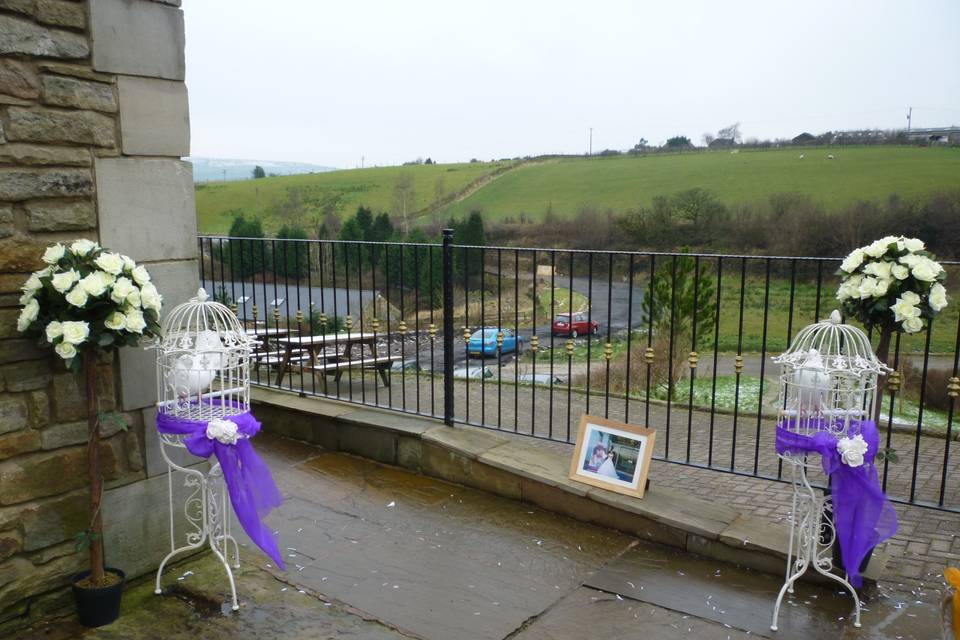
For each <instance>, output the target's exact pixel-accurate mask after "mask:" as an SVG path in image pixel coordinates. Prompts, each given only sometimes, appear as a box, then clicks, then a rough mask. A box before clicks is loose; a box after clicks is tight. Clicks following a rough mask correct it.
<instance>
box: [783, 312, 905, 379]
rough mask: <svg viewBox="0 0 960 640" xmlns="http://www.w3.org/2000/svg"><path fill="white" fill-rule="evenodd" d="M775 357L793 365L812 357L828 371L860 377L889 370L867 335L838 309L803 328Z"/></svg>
mask: <svg viewBox="0 0 960 640" xmlns="http://www.w3.org/2000/svg"><path fill="white" fill-rule="evenodd" d="M773 360H774V362H777V363H779V364H780V365H782V366H785V367H794V368H800V367H804V366H809V365H810V363H811V360H813V361H816V365H817V368H818V369H822V370H823V371H824V372H825V373H844V374H848V375H857V376H859V375H865V374H874V375H883V374H884V373H885V372H887V371H889V370H890V368H889V367H887V365H885V364H884V363H882V362H881V361H880V360H879V359H878V358H877V356H876V355H875V354H874V352H873V346H872V345H871V344H870V340H869V338H867V335H866V334H865V333H864V332H863V331H862V330H860V329H858V328H857V327H854V326H851V325H849V324H844V323H843V322H842V318H841V316H840V312H839V311H837V310H834V311H833V313H831V314H830V317H829V318H827V319H825V320H821V321H820V322H817V323H815V324H811V325H808V326H806V327H804V328H803V329H802V330H801V331H800V332H799V333H798V334H797V336H796V337H795V338H794V339H793V342H792V343H791V344H790V347H789V348H788V349H787V350H786V351H785V352H784V353H783V354H781V355H779V356H777V357H775V358H774V359H773Z"/></svg>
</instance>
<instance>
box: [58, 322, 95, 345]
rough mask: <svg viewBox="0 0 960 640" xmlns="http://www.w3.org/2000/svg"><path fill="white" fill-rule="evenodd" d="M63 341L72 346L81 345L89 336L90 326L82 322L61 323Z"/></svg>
mask: <svg viewBox="0 0 960 640" xmlns="http://www.w3.org/2000/svg"><path fill="white" fill-rule="evenodd" d="M61 328H62V329H63V341H64V342H69V343H70V344H72V345H78V344H83V342H84V341H85V340H86V339H87V337H88V336H89V335H90V325H88V324H87V323H86V322H83V321H82V320H78V321H67V322H64V323H62V326H61Z"/></svg>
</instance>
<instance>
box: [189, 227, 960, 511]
mask: <svg viewBox="0 0 960 640" xmlns="http://www.w3.org/2000/svg"><path fill="white" fill-rule="evenodd" d="M199 249H200V258H201V259H200V278H201V281H202V284H203V286H204V287H206V288H207V289H208V290H211V291H212V292H213V294H214V296H215V297H216V298H217V299H218V300H220V301H222V302H224V303H226V304H227V305H228V306H231V307H233V308H234V309H235V312H236V313H237V315H238V317H239V318H240V320H241V321H242V322H243V323H244V326H245V327H247V329H248V331H249V332H250V334H251V335H252V336H255V338H256V340H257V344H258V348H257V351H256V352H255V354H254V366H253V372H252V376H253V382H254V384H258V385H263V386H268V387H279V388H282V389H286V390H289V391H294V392H297V393H299V394H301V395H317V396H326V397H333V398H337V399H341V400H346V401H349V402H356V403H360V404H365V405H375V406H379V407H384V408H389V409H391V410H395V411H401V412H406V413H414V414H418V415H425V416H431V417H435V418H440V419H443V420H444V421H445V422H446V423H447V424H453V423H455V422H459V423H466V424H471V425H475V426H480V427H486V428H492V429H498V430H502V431H509V432H511V433H517V434H523V435H527V436H532V437H536V438H543V439H547V440H553V441H559V442H564V443H572V442H573V440H574V438H575V436H576V424H577V421H578V420H579V418H580V416H581V415H582V414H584V413H592V414H596V415H601V416H604V417H607V418H610V419H614V420H623V421H629V422H637V423H642V424H644V425H647V426H649V427H651V428H655V429H657V430H658V432H659V435H658V437H657V441H656V447H655V451H654V455H655V457H656V458H658V459H661V460H665V461H668V462H672V463H678V464H683V465H689V466H693V467H700V468H705V469H712V470H718V471H724V472H727V473H734V474H738V475H745V476H755V477H760V478H767V479H773V480H782V479H783V469H782V467H781V465H780V461H779V459H778V458H777V457H776V455H775V454H774V442H773V431H774V430H773V426H774V424H775V420H776V419H775V414H776V395H777V391H778V385H777V380H776V372H775V370H774V369H773V368H772V367H771V366H770V363H769V358H770V357H771V356H772V355H776V354H778V353H780V352H781V351H782V350H784V349H785V348H786V347H787V345H788V344H789V342H790V340H791V338H792V337H793V336H794V335H795V334H796V332H797V331H798V330H799V328H800V327H802V326H803V325H806V324H808V323H810V322H814V321H816V320H817V319H820V318H822V317H825V316H826V315H828V314H829V312H830V311H831V310H832V309H833V308H834V306H835V304H836V303H835V299H834V294H835V291H836V288H837V285H838V284H839V281H838V279H837V277H836V276H835V275H834V272H835V271H836V269H837V267H838V265H839V260H838V259H833V258H806V257H770V256H748V255H715V254H688V253H636V252H617V251H585V250H566V249H549V248H530V247H522V248H521V247H486V246H473V245H458V244H454V238H453V236H452V232H449V231H447V232H444V236H443V240H442V242H441V243H374V242H362V241H336V240H322V241H317V240H282V239H256V238H229V237H215V236H201V237H200V238H199ZM943 264H944V266H945V267H946V268H947V269H948V271H950V272H951V274H950V275H951V278H950V281H952V282H957V281H958V276H960V263H957V262H944V263H943ZM951 302H952V301H951ZM555 321H557V322H555ZM558 321H564V322H567V325H561V324H559V323H558ZM872 337H873V338H874V339H876V338H877V336H872ZM958 343H960V314H958V312H957V306H956V304H955V303H952V304H951V306H950V307H948V308H947V309H946V310H945V311H944V312H943V313H942V314H941V315H940V316H939V317H938V318H937V320H936V321H935V322H934V323H932V324H931V326H930V328H929V329H928V330H926V331H924V332H922V333H920V334H914V335H909V336H908V335H898V336H897V338H896V339H895V341H894V345H893V349H892V352H893V353H892V354H891V359H892V362H891V366H893V368H894V369H896V370H897V373H898V375H897V376H895V383H894V384H888V385H887V389H888V391H889V393H888V394H887V397H886V398H885V400H884V407H885V411H884V415H883V420H882V424H881V425H879V426H881V428H882V439H883V447H884V452H883V453H884V456H883V459H882V461H881V462H880V463H879V464H878V468H879V472H880V474H881V478H882V482H883V485H884V488H885V490H886V491H887V493H888V495H890V497H891V499H893V500H895V501H899V502H903V503H908V504H916V505H922V506H929V507H933V508H938V509H945V510H949V511H960V473H958V471H960V469H958V467H960V461H958V459H957V456H956V455H955V454H954V453H953V452H952V451H951V448H952V447H956V446H957V445H956V443H955V442H954V441H955V440H957V439H958V435H960V434H958V429H957V428H956V426H955V424H954V423H955V422H956V420H955V413H956V403H957V395H958V393H960V383H958V379H957V376H958V361H960V349H958Z"/></svg>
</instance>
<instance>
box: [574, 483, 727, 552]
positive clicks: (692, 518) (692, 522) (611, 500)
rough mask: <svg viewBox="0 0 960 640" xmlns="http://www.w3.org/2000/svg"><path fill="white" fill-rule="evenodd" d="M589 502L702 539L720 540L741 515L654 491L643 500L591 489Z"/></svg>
mask: <svg viewBox="0 0 960 640" xmlns="http://www.w3.org/2000/svg"><path fill="white" fill-rule="evenodd" d="M589 496H590V499H591V500H596V501H597V502H600V503H601V504H605V505H608V506H611V507H614V508H618V509H622V510H624V511H629V512H632V513H636V514H638V515H640V516H643V517H645V518H648V519H650V520H653V521H654V522H660V523H662V524H664V525H666V526H669V527H674V528H676V529H680V530H683V531H688V532H690V533H692V534H696V535H699V536H703V537H705V538H713V539H716V538H719V537H720V534H721V533H722V532H723V531H724V530H725V529H727V527H729V526H730V524H731V523H732V522H733V521H734V520H736V518H737V517H738V516H739V515H740V513H739V512H738V511H737V510H736V509H732V508H730V507H728V506H726V505H723V504H718V503H716V502H708V501H707V500H700V499H699V498H692V497H690V496H688V495H684V494H683V493H682V492H679V491H671V490H669V489H664V488H661V487H654V488H653V489H651V490H650V491H647V492H646V494H644V497H643V499H642V500H638V499H637V498H633V497H631V496H624V495H621V494H619V493H614V492H612V491H606V490H605V489H591V490H590V492H589Z"/></svg>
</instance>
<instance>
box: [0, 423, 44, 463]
mask: <svg viewBox="0 0 960 640" xmlns="http://www.w3.org/2000/svg"><path fill="white" fill-rule="evenodd" d="M39 448H40V434H38V433H37V432H36V431H34V430H33V429H25V430H23V431H14V432H13V433H8V434H7V435H4V436H0V460H6V459H7V458H12V457H13V456H17V455H20V454H21V453H30V452H31V451H36V450H38V449H39Z"/></svg>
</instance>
